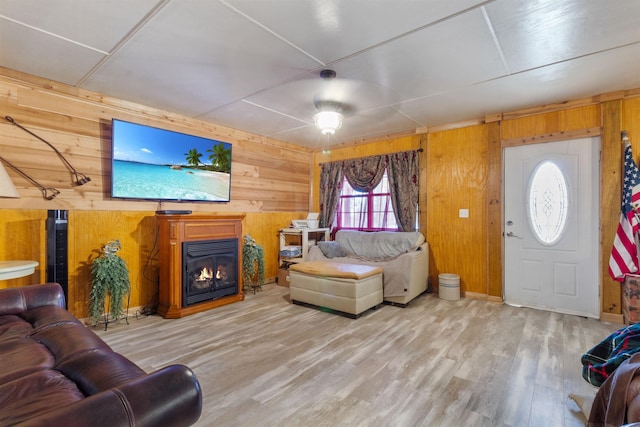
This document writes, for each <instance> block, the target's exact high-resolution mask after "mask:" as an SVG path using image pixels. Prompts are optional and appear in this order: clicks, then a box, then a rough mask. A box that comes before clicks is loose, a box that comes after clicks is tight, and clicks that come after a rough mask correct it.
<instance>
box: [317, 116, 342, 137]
mask: <svg viewBox="0 0 640 427" xmlns="http://www.w3.org/2000/svg"><path fill="white" fill-rule="evenodd" d="M342 119H343V116H342V114H340V113H338V112H337V111H320V112H319V113H316V114H314V115H313V122H314V123H315V125H316V127H317V128H318V129H320V131H321V132H322V134H323V135H333V134H334V133H336V130H338V129H340V127H341V126H342Z"/></svg>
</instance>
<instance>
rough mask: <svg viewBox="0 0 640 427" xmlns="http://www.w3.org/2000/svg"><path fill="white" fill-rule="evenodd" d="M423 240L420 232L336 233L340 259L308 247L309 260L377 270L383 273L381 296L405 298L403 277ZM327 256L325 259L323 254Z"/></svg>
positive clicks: (405, 290)
mask: <svg viewBox="0 0 640 427" xmlns="http://www.w3.org/2000/svg"><path fill="white" fill-rule="evenodd" d="M424 242H425V238H424V236H423V235H422V233H420V232H375V233H366V232H361V231H345V230H342V231H339V232H338V233H337V234H336V240H335V242H329V243H331V244H337V245H339V246H340V248H341V250H342V251H343V252H342V255H343V256H335V253H334V254H329V253H328V252H327V251H326V249H325V250H324V251H323V250H322V249H321V248H320V247H317V246H316V247H312V248H311V249H310V251H309V260H310V261H321V260H329V259H330V260H331V261H334V262H344V263H349V264H365V265H375V266H377V267H381V268H382V269H383V271H384V273H383V276H384V290H383V292H384V296H385V297H395V296H405V295H407V294H408V293H409V289H408V286H409V285H408V280H407V275H408V274H409V272H410V271H411V268H412V267H411V261H412V260H411V256H412V253H413V252H416V251H417V250H421V245H423V244H424ZM325 252H327V254H329V256H327V254H325Z"/></svg>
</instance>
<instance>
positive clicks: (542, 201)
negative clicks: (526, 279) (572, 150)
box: [529, 161, 569, 246]
mask: <svg viewBox="0 0 640 427" xmlns="http://www.w3.org/2000/svg"><path fill="white" fill-rule="evenodd" d="M568 194H569V190H568V188H567V182H566V180H565V178H564V175H563V174H562V171H561V170H560V168H559V167H558V166H557V165H556V164H555V163H552V162H549V161H546V162H543V163H542V164H540V165H539V166H538V167H537V168H536V170H535V171H534V173H533V176H532V178H531V181H530V183H529V224H530V226H531V229H532V230H533V233H534V235H535V236H536V238H537V239H538V240H539V241H540V242H541V243H542V244H543V245H549V246H550V245H553V244H554V243H556V242H557V241H558V240H560V238H561V237H562V235H563V233H564V231H565V229H566V226H567V215H568V209H569V196H568Z"/></svg>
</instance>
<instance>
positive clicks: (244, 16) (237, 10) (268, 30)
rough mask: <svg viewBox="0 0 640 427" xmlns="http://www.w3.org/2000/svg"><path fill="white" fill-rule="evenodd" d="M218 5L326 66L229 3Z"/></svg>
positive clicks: (221, 1)
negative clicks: (223, 6)
mask: <svg viewBox="0 0 640 427" xmlns="http://www.w3.org/2000/svg"><path fill="white" fill-rule="evenodd" d="M220 3H222V4H223V5H225V6H226V7H228V8H229V9H231V10H233V11H234V12H236V13H237V14H238V15H240V16H242V17H243V18H245V19H246V20H248V21H250V22H252V23H253V24H255V25H257V26H258V27H260V28H262V29H263V30H265V31H266V32H268V33H269V34H271V35H272V36H274V37H276V38H277V39H278V40H280V41H282V42H284V43H286V44H287V45H289V46H291V47H292V48H294V49H295V50H297V51H298V52H300V53H302V54H303V55H305V56H307V57H309V58H311V59H312V60H314V61H316V62H317V63H318V64H320V66H322V67H324V66H326V65H327V64H325V63H324V61H321V60H320V59H318V58H316V57H315V56H313V55H311V54H310V53H309V52H307V51H305V50H304V49H302V48H301V47H299V46H297V45H296V44H295V43H293V42H291V41H289V40H287V39H286V38H284V37H283V36H281V35H280V34H278V33H276V32H275V31H274V30H272V29H271V28H269V27H267V26H266V25H264V24H261V23H260V22H258V21H257V20H255V19H254V18H252V17H250V16H249V15H247V14H246V13H244V12H242V11H241V10H239V9H238V8H236V7H233V6H231V5H230V4H229V3H227V2H226V1H225V0H220Z"/></svg>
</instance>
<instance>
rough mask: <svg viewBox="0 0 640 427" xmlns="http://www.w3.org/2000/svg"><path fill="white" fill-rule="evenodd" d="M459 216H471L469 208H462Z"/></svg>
mask: <svg viewBox="0 0 640 427" xmlns="http://www.w3.org/2000/svg"><path fill="white" fill-rule="evenodd" d="M458 216H459V217H460V218H469V209H460V211H459V214H458Z"/></svg>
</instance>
